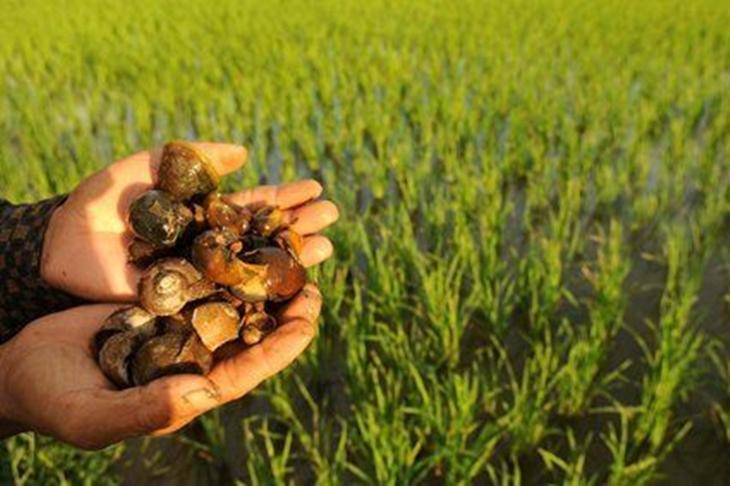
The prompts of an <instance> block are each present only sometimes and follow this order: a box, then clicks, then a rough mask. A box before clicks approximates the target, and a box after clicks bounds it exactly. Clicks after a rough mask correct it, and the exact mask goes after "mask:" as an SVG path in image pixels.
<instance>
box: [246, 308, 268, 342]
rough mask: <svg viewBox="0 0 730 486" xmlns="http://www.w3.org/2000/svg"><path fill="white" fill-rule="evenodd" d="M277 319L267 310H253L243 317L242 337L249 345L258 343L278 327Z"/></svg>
mask: <svg viewBox="0 0 730 486" xmlns="http://www.w3.org/2000/svg"><path fill="white" fill-rule="evenodd" d="M276 324H277V323H276V319H274V317H273V316H271V315H269V314H267V313H266V312H252V313H251V314H248V315H246V317H245V318H244V319H243V329H241V339H242V340H243V342H244V343H245V344H247V345H249V346H253V345H254V344H258V343H259V342H261V340H262V339H263V338H264V337H265V336H266V335H267V334H269V333H270V332H271V331H273V330H274V329H276Z"/></svg>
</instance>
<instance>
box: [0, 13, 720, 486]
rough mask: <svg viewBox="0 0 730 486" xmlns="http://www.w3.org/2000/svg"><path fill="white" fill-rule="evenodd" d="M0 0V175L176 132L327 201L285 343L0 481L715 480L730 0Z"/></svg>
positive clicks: (67, 164) (93, 156)
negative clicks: (186, 421)
mask: <svg viewBox="0 0 730 486" xmlns="http://www.w3.org/2000/svg"><path fill="white" fill-rule="evenodd" d="M1 7H2V9H1V13H0V196H2V197H5V198H9V199H11V200H13V201H32V200H35V199H38V198H41V197H45V196H48V195H51V194H56V193H61V192H65V191H69V190H70V189H72V188H73V187H74V186H75V185H76V184H77V183H78V182H79V181H80V180H81V179H82V178H83V177H84V176H85V175H87V174H90V173H91V172H93V171H94V170H96V169H98V168H99V167H102V166H104V165H105V164H107V163H109V162H110V161H112V160H114V159H115V158H119V157H122V156H124V155H127V154H129V153H132V152H135V151H138V150H141V149H144V148H147V147H150V146H153V145H157V144H161V143H163V142H164V141H166V140H168V139H172V138H188V139H200V140H219V141H235V142H240V143H244V144H246V145H247V146H248V147H249V148H250V153H251V159H250V163H249V165H248V166H247V167H246V168H245V169H244V170H243V171H242V172H241V173H239V174H236V175H235V176H232V177H229V178H228V180H227V185H228V188H238V187H245V186H251V185H254V184H256V183H259V182H268V183H278V182H281V181H289V180H293V179H295V178H298V177H314V178H316V179H318V180H320V181H321V182H322V183H323V184H324V185H325V187H326V196H327V197H328V198H331V199H333V200H335V201H336V202H337V203H338V204H339V205H340V208H341V220H340V222H339V223H338V224H337V225H336V227H335V228H333V229H332V230H330V231H329V233H328V235H329V236H330V237H331V238H332V239H333V240H334V242H335V248H336V250H335V257H334V258H333V259H332V260H330V261H329V262H328V263H326V264H325V265H323V266H322V267H321V268H320V269H318V270H316V271H315V272H314V273H313V276H314V277H315V278H317V279H318V281H319V282H320V284H321V286H322V288H323V292H324V295H325V308H324V314H323V319H322V321H321V327H320V332H319V336H318V339H317V340H316V342H315V343H314V344H313V345H312V346H311V348H310V349H309V350H308V351H307V353H306V354H305V355H304V357H303V358H302V359H301V360H300V361H298V362H297V363H296V364H295V365H294V366H292V367H291V368H290V369H289V370H287V371H286V372H285V373H283V374H282V375H280V376H278V377H277V378H275V379H272V380H270V381H269V382H268V383H266V384H265V385H264V386H261V387H260V388H259V390H258V391H257V392H256V393H255V394H253V395H251V396H249V397H246V398H244V399H243V400H241V401H240V402H238V403H235V404H231V405H228V406H226V407H224V408H222V409H220V410H218V411H216V412H213V413H210V414H208V415H207V416H205V417H204V418H202V419H201V420H198V421H197V422H195V423H194V424H193V425H191V426H189V427H188V428H186V429H185V430H184V431H182V432H180V433H177V434H175V435H173V436H170V437H165V438H158V439H136V440H132V441H128V442H127V443H125V444H120V445H118V446H113V447H110V448H108V449H105V450H103V451H99V452H93V453H87V452H81V451H78V450H75V449H73V448H70V447H67V446H64V445H62V444H59V443H57V442H55V441H53V440H51V439H48V438H45V437H42V436H39V435H34V434H23V435H20V436H17V437H15V438H12V439H9V440H6V441H5V442H4V444H3V446H4V447H3V449H2V452H1V453H0V478H2V481H3V482H15V483H17V484H65V483H71V484H106V483H117V482H126V483H128V484H136V485H142V484H209V483H220V484H229V483H233V482H236V481H238V482H240V483H242V484H272V483H277V484H279V483H288V484H312V483H315V482H316V483H318V484H342V483H346V482H347V483H354V484H378V485H380V484H398V485H401V484H469V483H476V484H520V483H527V484H592V483H593V484H605V483H610V484H632V485H633V484H642V483H661V484H688V483H689V482H691V481H695V482H697V481H704V483H705V484H708V485H709V484H727V483H728V482H730V462H728V460H727V458H728V457H729V454H730V442H729V441H730V354H729V353H728V345H730V275H729V274H730V250H729V247H730V217H729V216H728V214H729V212H730V28H728V26H730V4H728V2H726V1H722V0H695V1H690V2H686V1H677V0H666V1H661V0H647V1H643V2H635V1H621V0H605V1H600V2H598V1H597V2H582V1H578V0H536V1H526V0H507V1H476V0H465V1H456V2H437V1H432V0H427V1H423V2H408V1H405V0H403V1H381V0H376V1H372V2H357V1H354V0H346V1H335V0H326V1H317V2H313V1H306V2H294V1H280V0H275V1H270V2H254V1H248V0H245V1H234V0H219V1H216V2H203V1H194V0H179V1H141V0H129V1H126V2H117V1H100V0H93V1H81V0H67V1H42V0H29V1H20V0H3V1H2V5H1ZM165 481H167V483H165Z"/></svg>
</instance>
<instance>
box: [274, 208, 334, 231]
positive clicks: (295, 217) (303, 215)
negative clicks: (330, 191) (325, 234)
mask: <svg viewBox="0 0 730 486" xmlns="http://www.w3.org/2000/svg"><path fill="white" fill-rule="evenodd" d="M339 217H340V211H339V210H338V209H337V206H335V204H334V203H333V202H332V201H315V202H312V203H309V204H305V205H303V206H300V207H298V208H296V209H293V210H291V211H289V212H288V213H287V220H288V221H290V222H291V227H292V229H293V230H294V231H296V232H297V233H300V234H302V235H309V234H312V233H317V232H319V231H322V230H323V229H325V228H326V227H328V226H329V225H331V224H332V223H334V222H335V221H337V219H338V218H339Z"/></svg>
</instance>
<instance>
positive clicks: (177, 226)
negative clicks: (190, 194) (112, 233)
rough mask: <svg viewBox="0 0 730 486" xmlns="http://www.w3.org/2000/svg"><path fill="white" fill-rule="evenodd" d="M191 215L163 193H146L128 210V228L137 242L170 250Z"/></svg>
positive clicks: (181, 205)
mask: <svg viewBox="0 0 730 486" xmlns="http://www.w3.org/2000/svg"><path fill="white" fill-rule="evenodd" d="M192 219H193V213H192V212H191V211H190V210H189V209H188V208H187V207H185V205H184V204H181V203H179V202H177V201H175V200H174V199H173V198H172V196H170V194H168V193H166V192H163V191H157V190H152V191H147V192H145V193H144V194H142V195H141V196H139V197H138V198H137V199H135V200H134V202H133V203H132V204H131V206H130V207H129V225H130V226H131V228H132V231H133V232H134V234H135V235H137V236H138V237H139V238H140V239H142V240H144V241H147V242H149V243H151V244H152V245H154V246H155V247H170V246H173V245H175V243H176V242H177V240H178V238H180V236H181V235H182V234H183V233H184V232H185V229H186V228H187V227H188V225H189V224H190V222H191V221H192Z"/></svg>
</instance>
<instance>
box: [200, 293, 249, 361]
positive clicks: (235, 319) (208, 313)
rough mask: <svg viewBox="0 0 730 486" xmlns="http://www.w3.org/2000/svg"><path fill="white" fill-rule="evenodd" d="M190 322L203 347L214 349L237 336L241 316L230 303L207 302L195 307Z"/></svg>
mask: <svg viewBox="0 0 730 486" xmlns="http://www.w3.org/2000/svg"><path fill="white" fill-rule="evenodd" d="M192 324H193V327H194V328H195V332H196V333H197V334H198V336H200V340H201V341H202V342H203V344H204V345H205V347H206V348H208V349H209V350H210V351H215V350H216V349H217V348H219V347H220V346H221V345H223V344H225V343H227V342H228V341H233V340H234V339H236V338H237V337H238V331H239V329H240V326H241V316H240V315H239V314H238V311H237V310H236V308H235V307H233V306H232V305H231V304H228V303H226V302H208V303H206V304H201V305H199V306H198V307H196V308H195V310H194V311H193V318H192Z"/></svg>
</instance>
